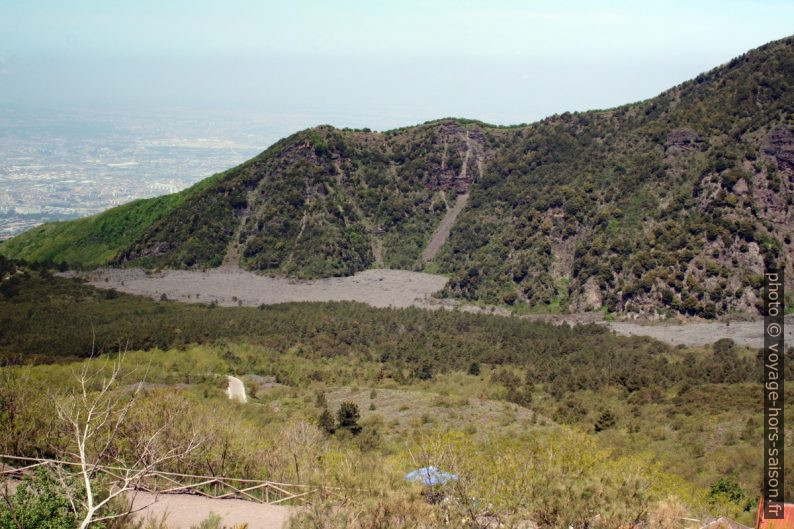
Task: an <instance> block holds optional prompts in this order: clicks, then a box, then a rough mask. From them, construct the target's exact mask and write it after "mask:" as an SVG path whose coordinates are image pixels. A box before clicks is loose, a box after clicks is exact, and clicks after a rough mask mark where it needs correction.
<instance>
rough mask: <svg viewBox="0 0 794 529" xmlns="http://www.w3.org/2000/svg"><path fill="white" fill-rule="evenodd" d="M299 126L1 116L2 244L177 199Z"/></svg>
mask: <svg viewBox="0 0 794 529" xmlns="http://www.w3.org/2000/svg"><path fill="white" fill-rule="evenodd" d="M301 122H302V119H300V118H295V117H289V118H283V117H280V118H271V119H261V120H258V121H257V120H252V119H251V118H250V117H248V118H246V117H242V118H241V117H238V116H232V115H225V116H222V117H218V116H209V117H208V116H200V117H197V115H196V114H195V113H194V114H190V113H187V112H183V113H178V112H174V113H173V114H169V115H162V114H152V115H147V114H143V113H140V112H135V113H129V114H123V113H119V112H114V113H108V114H101V113H97V112H93V111H89V112H77V111H75V112H70V113H55V114H53V113H50V112H43V111H30V110H19V109H14V108H0V239H7V238H10V237H12V236H14V235H16V234H18V233H20V232H22V231H25V230H27V229H30V228H32V227H34V226H37V225H39V224H41V223H44V222H49V221H54V220H67V219H73V218H76V217H83V216H87V215H94V214H96V213H99V212H101V211H104V210H105V209H108V208H110V207H113V206H117V205H119V204H124V203H126V202H130V201H131V200H135V199H138V198H147V197H153V196H157V195H162V194H166V193H173V192H176V191H179V190H181V189H184V188H186V187H188V186H190V185H191V184H193V183H195V182H197V181H199V180H201V179H203V178H205V177H207V176H210V175H212V174H214V173H216V172H219V171H223V170H225V169H228V168H230V167H232V166H234V165H237V164H239V163H240V162H243V161H245V160H247V159H248V158H250V157H252V156H254V155H256V154H257V153H259V152H261V151H263V150H264V149H265V148H267V146H269V145H270V144H271V143H273V142H274V141H276V140H277V139H279V138H280V137H283V136H284V135H286V134H289V133H291V132H294V131H295V130H296V127H297V126H300V125H299V123H301Z"/></svg>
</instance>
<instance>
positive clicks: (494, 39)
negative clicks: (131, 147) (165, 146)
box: [0, 0, 794, 130]
mask: <svg viewBox="0 0 794 529" xmlns="http://www.w3.org/2000/svg"><path fill="white" fill-rule="evenodd" d="M409 4H411V3H410V2H409ZM414 4H416V5H413V7H411V6H410V5H406V4H400V5H399V6H396V5H391V4H389V5H368V4H365V3H360V2H349V1H348V2H339V3H335V4H334V5H333V6H327V5H324V4H321V3H319V2H297V3H295V4H292V5H288V6H284V5H281V4H275V3H272V2H264V3H256V2H247V1H241V0H238V1H236V2H232V3H231V4H228V3H227V4H225V5H224V7H219V6H216V5H213V4H212V3H208V2H198V3H187V2H182V1H172V2H167V3H164V4H163V3H158V2H150V1H143V2H137V3H135V4H134V5H106V4H105V3H101V2H95V1H89V0H81V1H77V2H72V3H70V4H68V5H66V4H60V3H58V2H53V1H37V2H29V3H17V2H8V3H6V5H5V6H3V8H2V9H3V11H5V16H3V17H2V18H0V35H2V36H0V105H2V106H4V107H6V108H9V107H13V108H33V109H52V110H54V111H75V110H80V109H85V110H87V111H97V112H131V113H145V112H156V113H161V112H164V111H166V112H168V111H173V112H179V111H180V110H184V111H186V112H189V113H191V114H195V113H197V112H198V113H201V112H206V113H207V115H208V116H209V117H210V118H211V116H212V115H213V114H221V115H224V116H231V115H235V114H241V115H248V116H262V118H263V119H266V118H267V116H268V115H274V114H281V115H292V116H295V119H293V120H291V122H294V127H295V128H303V127H306V126H312V125H316V124H319V123H329V124H332V125H335V126H339V127H345V126H351V127H363V126H367V127H370V128H373V129H377V130H382V129H388V128H394V127H400V126H406V125H411V124H415V123H421V122H424V121H428V120H432V119H437V118H440V117H446V116H459V117H467V118H473V119H479V120H482V121H486V122H490V123H496V124H503V125H508V124H518V123H527V122H532V121H536V120H538V119H542V118H543V117H546V116H548V115H552V114H555V113H561V112H566V111H584V110H590V109H596V108H609V107H613V106H617V105H622V104H625V103H630V102H634V101H639V100H643V99H647V98H649V97H653V96H655V95H657V94H658V93H660V92H662V91H664V90H665V89H667V88H669V87H671V86H674V85H676V84H679V83H681V82H683V81H685V80H687V79H690V78H692V77H694V76H695V75H697V74H698V73H700V72H702V71H705V70H709V69H711V68H713V67H715V66H717V65H719V64H723V63H725V62H727V61H728V60H730V59H731V58H733V57H734V56H736V55H739V54H741V53H743V52H745V51H747V50H749V49H751V48H755V47H757V46H760V45H762V44H764V43H766V42H769V41H772V40H776V39H779V38H783V37H785V36H787V35H788V34H789V32H790V31H791V29H790V28H791V27H792V25H791V22H792V21H794V6H792V5H789V4H787V3H783V2H767V3H765V4H764V5H762V6H759V5H756V4H754V3H752V2H742V1H738V2H737V1H734V2H720V3H714V2H703V3H700V4H698V5H696V6H693V5H688V4H686V3H683V2H673V3H667V4H665V5H664V6H649V5H630V4H627V3H619V4H615V5H610V6H609V7H608V8H593V7H591V6H590V5H589V4H587V3H586V2H567V3H552V2H534V3H532V4H531V5H526V4H524V3H521V2H502V3H500V4H499V5H498V6H497V5H494V4H493V3H485V2H473V1H469V2H446V1H434V2H427V3H414ZM726 35H729V36H730V41H728V40H727V39H726V38H725V36H726ZM291 124H292V123H291Z"/></svg>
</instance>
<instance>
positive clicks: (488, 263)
mask: <svg viewBox="0 0 794 529" xmlns="http://www.w3.org/2000/svg"><path fill="white" fill-rule="evenodd" d="M792 108H794V40H793V39H792V38H787V39H784V40H782V41H777V42H773V43H770V44H768V45H766V46H764V47H762V48H759V49H757V50H753V51H751V52H749V53H747V54H745V55H743V56H741V57H738V58H736V59H734V60H733V61H731V62H730V63H729V64H727V65H724V66H721V67H719V68H716V69H714V70H712V71H710V72H708V73H705V74H702V75H700V76H698V77H697V78H696V79H694V80H692V81H689V82H686V83H683V84H682V85H679V86H677V87H675V88H672V89H670V90H668V91H666V92H664V93H662V94H661V95H659V96H658V97H655V98H653V99H650V100H647V101H643V102H640V103H635V104H631V105H626V106H623V107H619V108H615V109H610V110H604V111H591V112H582V113H565V114H562V115H557V116H553V117H550V118H547V119H545V120H543V121H540V122H538V123H534V124H530V125H522V126H517V127H505V128H500V127H494V126H489V125H486V124H483V123H480V122H476V121H471V120H455V119H445V120H439V121H435V122H429V123H425V124H424V125H420V126H416V127H407V128H403V129H398V130H393V131H388V132H384V133H377V132H369V131H367V130H363V131H354V130H338V129H334V128H332V127H327V126H323V127H317V128H315V129H311V130H306V131H302V132H299V133H297V134H295V135H293V136H291V137H289V138H286V139H284V140H282V141H280V142H278V143H277V144H276V145H274V146H272V147H271V148H269V149H268V150H267V151H265V152H264V153H262V154H261V155H259V156H257V157H256V158H254V159H252V160H250V161H248V162H246V163H245V164H243V165H241V166H239V167H236V168H234V169H231V170H230V171H227V172H226V173H224V174H222V175H219V176H217V177H215V178H213V179H212V180H211V181H209V182H207V183H204V184H202V185H200V186H199V188H196V189H192V190H190V191H189V192H187V193H183V194H179V195H177V196H175V197H161V198H158V199H152V200H149V201H139V202H136V203H133V204H132V205H128V206H124V207H122V208H116V209H114V210H110V211H108V212H106V213H104V214H102V215H100V216H97V217H94V218H92V219H83V220H78V221H74V222H71V223H59V224H55V225H45V226H43V227H40V228H37V229H35V230H32V231H30V232H28V233H25V234H22V235H20V236H19V237H17V238H15V239H12V240H11V241H9V242H8V243H6V244H4V245H2V246H0V252H2V253H3V254H5V255H7V256H11V257H24V258H27V259H33V260H41V259H50V260H54V261H61V260H65V261H69V262H76V263H82V264H99V263H109V264H116V265H136V266H167V267H184V268H189V267H206V266H219V265H222V264H223V265H232V266H236V265H238V264H239V265H240V266H243V267H245V268H248V269H253V270H260V271H265V272H268V273H276V274H286V275H290V276H296V277H320V276H333V275H346V274H352V273H355V272H356V271H359V270H363V269H365V268H368V267H372V266H385V267H393V268H414V269H422V268H427V267H430V269H432V270H440V271H443V272H446V273H448V274H450V276H451V280H450V283H449V285H448V287H447V289H446V294H447V295H450V296H457V297H463V298H467V299H474V300H480V301H485V302H497V303H508V304H517V305H523V306H525V307H527V308H530V309H533V310H587V309H599V308H602V307H607V308H608V309H610V310H615V311H635V312H652V311H656V310H668V311H672V312H681V313H689V314H700V315H703V316H707V317H713V316H716V315H719V314H724V313H726V312H728V311H732V310H743V311H754V310H756V309H757V305H758V301H759V282H760V278H761V275H760V274H761V273H762V271H763V269H764V266H768V265H772V264H776V265H779V266H785V267H786V270H787V271H789V272H790V273H789V277H794V271H792V269H791V263H792V259H791V252H792V247H791V241H792V237H794V233H792V232H794V219H792V207H791V205H792V202H793V201H794V188H793V187H792V175H794V133H792V114H791V113H792ZM459 195H465V198H467V199H468V201H467V202H465V207H464V208H463V210H462V212H461V214H460V215H459V216H458V217H457V218H456V220H455V222H454V225H453V226H452V229H451V232H450V236H449V239H448V240H444V239H443V237H442V238H441V240H438V236H437V238H436V240H434V245H438V246H440V248H441V250H440V253H438V254H437V255H436V254H435V253H434V252H431V254H432V257H431V258H430V260H429V262H426V259H422V251H423V249H425V247H426V246H427V245H428V242H429V241H430V239H431V237H432V236H433V233H434V231H435V230H436V228H437V227H438V226H439V223H440V222H441V220H442V218H443V217H444V215H445V213H446V212H447V211H448V210H449V209H450V208H452V207H453V205H454V204H455V202H456V198H457V197H458V196H459ZM124 208H127V209H124ZM100 219H101V221H100Z"/></svg>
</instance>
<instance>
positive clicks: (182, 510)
mask: <svg viewBox="0 0 794 529" xmlns="http://www.w3.org/2000/svg"><path fill="white" fill-rule="evenodd" d="M142 507H145V508H144V509H143V510H142V511H140V512H139V513H138V514H137V516H138V518H139V519H146V518H149V517H154V518H160V517H162V516H163V515H164V514H165V515H166V516H167V518H166V523H167V524H168V527H169V529H190V528H191V527H193V526H198V525H199V524H200V523H201V522H202V520H204V519H206V518H207V517H208V516H209V515H210V513H215V514H217V515H219V516H220V517H221V518H222V519H223V525H224V526H226V527H234V526H237V525H241V524H245V523H247V524H248V529H281V528H282V527H284V526H285V525H286V523H287V520H288V519H289V517H290V516H291V515H292V514H293V513H294V512H295V509H294V508H293V507H282V506H279V505H266V504H262V503H254V502H251V501H244V500H215V499H212V498H202V497H201V496H194V495H189V494H160V495H158V496H155V495H154V494H149V493H148V492H138V493H137V494H136V495H135V500H134V502H133V509H140V508H142Z"/></svg>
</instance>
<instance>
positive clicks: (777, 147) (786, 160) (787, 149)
mask: <svg viewBox="0 0 794 529" xmlns="http://www.w3.org/2000/svg"><path fill="white" fill-rule="evenodd" d="M764 153H765V154H768V155H769V156H772V157H774V158H775V160H776V161H777V165H778V168H780V169H781V170H787V171H794V134H792V133H791V129H789V128H788V127H775V128H774V129H772V130H771V131H770V132H769V135H768V136H767V138H766V145H765V146H764Z"/></svg>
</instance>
